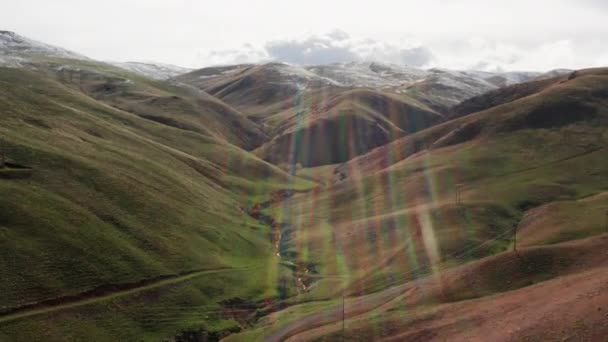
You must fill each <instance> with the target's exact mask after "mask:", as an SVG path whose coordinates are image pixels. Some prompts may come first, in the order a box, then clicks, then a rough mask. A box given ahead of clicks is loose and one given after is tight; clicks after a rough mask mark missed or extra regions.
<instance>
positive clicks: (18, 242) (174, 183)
mask: <svg viewBox="0 0 608 342" xmlns="http://www.w3.org/2000/svg"><path fill="white" fill-rule="evenodd" d="M95 67H97V66H95ZM94 71H95V72H99V70H94ZM132 80H134V81H135V82H136V85H137V86H139V87H142V88H143V87H146V86H147V85H146V84H145V82H148V81H147V80H146V81H144V82H141V83H139V82H138V81H139V79H138V78H135V77H133V78H132ZM0 108H1V109H0V110H1V112H2V113H1V116H0V120H2V125H0V132H1V133H0V137H1V138H0V146H2V150H3V151H4V152H5V153H6V155H7V157H8V158H9V160H12V161H14V162H16V163H19V164H22V165H27V166H30V167H32V168H33V173H32V176H31V178H27V179H19V180H17V179H2V178H0V189H1V190H0V193H2V194H3V196H1V197H0V236H2V239H0V255H1V257H0V263H1V267H0V273H1V274H0V279H2V281H0V292H1V293H2V294H3V296H2V299H1V302H0V307H1V308H2V309H3V310H7V309H11V308H14V307H18V306H20V305H24V304H29V303H35V302H39V301H41V300H45V299H50V298H56V297H61V296H66V295H73V294H77V293H80V292H83V291H87V290H90V289H92V288H95V287H96V286H99V285H103V284H116V283H127V282H133V281H139V280H142V279H147V278H154V277H156V276H160V275H169V274H176V273H180V272H187V271H192V270H201V269H216V268H223V267H228V268H243V267H251V268H257V269H256V270H255V271H254V272H248V273H246V274H245V273H243V272H240V273H239V272H236V273H234V274H227V275H225V276H213V277H208V278H205V277H201V278H200V279H196V281H194V280H193V281H188V282H185V283H183V284H179V285H176V286H175V287H173V288H170V289H157V290H155V291H153V292H155V293H156V294H155V295H154V296H155V297H153V298H155V301H154V303H149V302H148V301H147V299H146V298H144V297H141V296H140V297H138V298H121V299H118V300H117V302H118V303H123V302H128V303H130V304H129V305H133V307H137V306H138V305H140V306H141V305H146V307H147V305H149V308H148V309H149V310H150V312H154V311H155V310H156V311H157V312H159V313H161V312H165V311H166V310H167V309H166V308H167V307H170V306H171V305H172V304H176V305H179V303H180V302H179V301H182V302H183V301H185V300H186V299H188V300H189V302H190V303H191V304H192V306H193V307H194V309H184V310H185V312H186V314H187V313H188V312H195V311H196V310H199V309H196V307H198V306H211V307H212V306H214V305H217V304H216V303H217V301H219V300H221V298H230V297H231V296H233V297H234V296H242V297H246V298H265V297H272V296H275V295H276V274H274V273H273V272H276V267H267V266H268V265H272V264H274V262H275V261H274V259H275V258H274V256H273V250H272V249H273V247H272V246H271V243H270V241H269V239H268V235H269V232H268V229H267V228H266V227H263V226H260V225H259V224H258V223H257V222H255V221H254V220H252V219H251V218H249V217H248V216H247V215H246V214H245V213H243V212H242V211H241V210H240V209H239V207H240V206H241V205H246V204H247V202H248V201H253V200H256V199H257V198H262V197H265V196H267V195H268V194H269V193H270V192H271V191H273V190H276V189H279V188H285V187H297V188H304V187H309V186H311V185H312V184H311V183H308V182H306V181H300V180H294V179H290V177H289V176H287V175H286V174H285V173H283V172H282V171H281V170H279V169H278V168H276V167H274V166H271V165H270V164H267V163H265V162H263V161H261V160H259V159H257V158H256V157H254V156H252V155H251V154H248V153H247V152H245V151H243V150H241V149H239V148H238V147H235V146H234V145H230V144H228V143H226V142H224V141H223V140H221V139H218V138H216V137H214V136H207V135H204V134H200V133H197V132H192V131H186V130H182V129H178V128H174V127H171V126H167V125H163V124H160V123H156V122H153V121H150V120H146V119H143V118H140V117H138V116H137V115H134V114H131V113H128V112H125V111H121V110H118V109H115V108H113V107H110V106H108V105H106V104H104V103H103V102H100V101H96V100H94V99H92V98H91V97H88V96H85V95H83V94H82V93H81V92H80V91H79V90H76V89H74V87H73V86H72V84H71V83H68V84H67V86H66V85H65V84H62V83H60V82H58V81H57V80H56V79H55V78H54V77H49V76H48V75H45V74H43V73H41V72H31V71H25V70H17V69H4V68H3V69H0ZM260 266H266V267H262V268H258V267H260ZM252 274H254V276H252ZM260 278H262V279H264V280H265V281H260ZM204 279H206V280H204ZM207 289H209V291H207ZM212 289H214V290H212ZM201 291H202V292H201ZM195 293H198V295H195ZM110 303H112V302H110ZM106 305H109V304H108V303H103V304H96V305H94V306H92V307H84V308H78V309H76V310H68V311H66V312H65V313H62V314H61V315H59V316H57V318H53V319H52V322H50V320H49V321H47V322H49V323H48V324H49V325H50V326H53V329H47V328H45V326H46V324H40V323H36V322H41V321H45V319H49V317H50V316H51V315H49V316H46V318H45V316H39V317H37V318H35V319H32V320H29V319H28V320H23V321H13V322H8V323H5V324H3V325H0V331H2V333H3V334H5V335H0V336H4V337H5V338H8V337H9V336H10V337H13V338H16V339H21V340H29V339H28V336H30V335H28V334H32V335H31V336H45V337H46V338H47V339H50V340H59V339H62V336H63V335H64V334H65V335H66V336H72V337H74V338H82V337H83V336H87V335H95V336H97V335H96V334H99V335H98V337H99V339H100V340H101V339H108V340H115V337H116V336H117V335H115V334H122V335H121V336H122V337H123V338H127V336H140V334H141V333H142V332H143V331H146V334H152V335H150V336H156V337H155V338H158V339H160V338H162V337H166V336H169V335H171V334H173V333H175V332H176V331H177V330H178V328H182V327H184V326H186V325H192V324H194V322H193V321H188V320H180V319H179V317H177V316H175V317H173V320H170V319H169V321H170V322H171V324H167V325H162V324H160V325H158V326H156V327H155V328H154V329H149V331H148V329H146V326H145V325H144V323H146V324H150V322H151V321H154V319H151V320H149V321H146V322H140V321H139V320H138V319H137V316H136V315H135V314H134V312H135V311H133V312H132V310H131V307H130V306H129V307H125V306H124V305H123V304H120V305H119V304H117V305H118V306H117V307H111V308H108V307H107V306H106ZM89 310H92V311H93V312H94V314H93V316H91V317H89V318H90V320H88V321H87V320H85V319H83V320H76V321H75V320H74V319H75V317H78V316H79V315H83V314H84V315H85V316H87V317H88V314H89V312H90V311H89ZM168 315H169V316H170V314H168ZM169 318H170V317H169ZM216 318H217V317H216ZM39 320H40V321H39ZM223 320H224V319H220V318H217V319H216V320H215V321H217V322H218V323H217V324H220V322H222V321H223ZM203 321H204V320H203V319H200V317H199V319H198V320H196V325H195V326H198V327H200V326H201V325H205V324H206V323H204V322H203ZM209 322H214V320H208V322H207V323H209ZM115 324H120V325H124V326H125V329H122V328H121V327H119V326H118V325H115ZM209 324H211V323H209ZM24 331H27V332H28V334H25V333H24ZM130 334H133V335H130ZM31 336H30V337H31Z"/></svg>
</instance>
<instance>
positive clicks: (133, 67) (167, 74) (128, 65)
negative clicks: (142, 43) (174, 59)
mask: <svg viewBox="0 0 608 342" xmlns="http://www.w3.org/2000/svg"><path fill="white" fill-rule="evenodd" d="M110 64H112V65H115V66H117V67H119V68H123V69H126V70H129V71H133V72H135V73H138V74H140V75H143V76H146V77H149V78H152V79H155V80H167V79H170V78H172V77H175V76H178V75H181V74H186V73H188V72H190V71H192V69H190V68H184V67H180V66H177V65H171V64H161V63H154V62H122V63H120V62H114V63H110Z"/></svg>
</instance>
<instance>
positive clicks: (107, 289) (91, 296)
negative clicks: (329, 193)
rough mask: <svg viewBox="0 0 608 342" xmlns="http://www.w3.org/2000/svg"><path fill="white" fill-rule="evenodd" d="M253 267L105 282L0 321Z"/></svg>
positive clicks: (4, 315) (18, 310)
mask: <svg viewBox="0 0 608 342" xmlns="http://www.w3.org/2000/svg"><path fill="white" fill-rule="evenodd" d="M253 269H255V268H252V267H246V268H238V269H234V268H223V269H213V270H197V271H190V272H185V273H181V274H175V275H165V276H159V277H155V278H152V279H144V280H140V281H138V282H133V283H123V284H110V285H104V286H102V287H98V288H96V289H92V290H88V291H85V292H81V293H79V294H75V295H70V296H64V297H58V298H53V299H49V300H45V301H42V302H38V303H33V304H28V305H24V306H21V307H16V308H12V309H10V310H8V311H5V312H4V313H1V314H0V324H2V323H6V322H9V321H13V320H17V319H22V318H27V317H31V316H34V315H40V314H47V313H51V312H55V311H59V310H64V309H71V308H75V307H79V306H83V305H88V304H93V303H97V302H101V301H104V300H108V299H112V298H117V297H122V296H127V295H131V294H134V293H137V292H141V291H146V290H150V289H155V288H159V287H163V286H167V285H171V284H176V283H180V282H184V281H187V280H190V279H193V278H196V277H200V276H203V275H208V274H217V273H227V272H243V271H251V270H253Z"/></svg>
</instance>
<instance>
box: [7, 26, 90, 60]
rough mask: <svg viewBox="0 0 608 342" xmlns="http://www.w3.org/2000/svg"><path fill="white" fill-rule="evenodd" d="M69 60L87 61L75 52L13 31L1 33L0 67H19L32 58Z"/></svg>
mask: <svg viewBox="0 0 608 342" xmlns="http://www.w3.org/2000/svg"><path fill="white" fill-rule="evenodd" d="M45 57H51V58H69V59H80V60H87V59H88V58H87V57H84V56H82V55H80V54H77V53H75V52H71V51H68V50H66V49H63V48H60V47H56V46H52V45H48V44H45V43H41V42H37V41H35V40H31V39H29V38H26V37H23V36H20V35H18V34H16V33H15V32H11V31H0V66H12V67H18V66H21V65H22V64H25V63H28V62H29V61H31V59H32V58H38V59H40V58H45Z"/></svg>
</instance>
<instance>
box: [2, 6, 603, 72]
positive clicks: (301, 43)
mask: <svg viewBox="0 0 608 342" xmlns="http://www.w3.org/2000/svg"><path fill="white" fill-rule="evenodd" d="M0 9H1V10H0V25H1V27H0V29H5V30H11V31H16V32H17V33H19V34H22V35H25V36H27V37H29V38H32V39H36V40H40V41H43V42H46V43H50V44H55V45H59V46H62V47H65V48H67V49H70V50H73V51H76V52H79V53H82V54H84V55H87V56H89V57H92V58H95V59H101V60H111V61H131V60H137V61H141V60H149V61H158V62H163V63H171V64H177V65H182V66H188V67H202V66H207V65H216V64H230V63H243V62H262V61H269V60H275V61H284V62H289V63H302V64H322V63H332V62H342V61H357V60H363V61H365V60H378V61H384V62H391V63H400V64H409V65H412V66H418V67H437V66H438V67H445V68H454V69H470V68H474V69H483V70H497V69H502V70H539V71H544V70H550V69H554V68H583V67H591V66H608V48H607V47H608V0H533V1H532V0H510V1H504V0H497V1H491V0H444V1H439V0H424V1H413V0H412V1H408V0H373V1H356V0H264V1H263V0H249V1H247V0H216V1H207V0H102V1H99V0H95V1H89V0H53V1H49V0H17V1H12V0H0Z"/></svg>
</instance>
